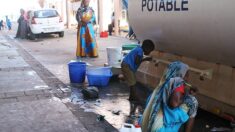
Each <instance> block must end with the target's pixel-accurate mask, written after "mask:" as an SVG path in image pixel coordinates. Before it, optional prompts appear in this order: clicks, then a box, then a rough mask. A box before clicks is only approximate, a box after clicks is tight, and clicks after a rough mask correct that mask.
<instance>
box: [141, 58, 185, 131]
mask: <svg viewBox="0 0 235 132" xmlns="http://www.w3.org/2000/svg"><path fill="white" fill-rule="evenodd" d="M188 69H189V66H188V65H186V64H184V63H182V62H180V61H175V62H172V63H171V64H169V65H168V67H167V70H166V71H165V72H164V74H163V76H162V79H161V81H160V83H159V85H158V87H157V88H155V90H154V91H153V93H152V95H151V96H150V99H149V100H148V102H147V106H146V109H145V111H144V114H143V117H142V124H141V126H142V127H141V128H142V131H143V132H149V131H151V128H152V125H153V123H154V120H155V117H156V115H157V113H158V111H159V109H160V108H161V107H163V106H164V105H166V104H167V102H168V99H169V95H170V94H171V93H172V92H173V91H174V90H175V88H177V87H178V86H180V85H182V84H183V83H184V80H183V78H184V76H185V75H186V73H187V71H188ZM164 119H166V120H164V121H166V122H167V118H165V117H164Z"/></svg>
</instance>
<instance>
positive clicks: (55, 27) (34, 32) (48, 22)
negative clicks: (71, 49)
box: [28, 9, 64, 39]
mask: <svg viewBox="0 0 235 132" xmlns="http://www.w3.org/2000/svg"><path fill="white" fill-rule="evenodd" d="M28 24H29V37H30V38H31V39H35V37H36V36H38V35H39V34H54V33H56V34H59V36H60V37H64V23H63V21H62V19H61V17H60V15H59V14H58V12H57V11H56V10H55V9H43V10H34V11H29V12H28Z"/></svg>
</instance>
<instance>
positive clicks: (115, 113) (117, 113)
mask: <svg viewBox="0 0 235 132" xmlns="http://www.w3.org/2000/svg"><path fill="white" fill-rule="evenodd" d="M120 112H121V110H113V111H112V113H113V114H114V115H120Z"/></svg>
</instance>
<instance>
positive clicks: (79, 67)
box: [68, 62, 86, 83]
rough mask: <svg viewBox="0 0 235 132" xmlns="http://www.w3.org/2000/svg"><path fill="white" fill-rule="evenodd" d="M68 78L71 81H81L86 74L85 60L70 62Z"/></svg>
mask: <svg viewBox="0 0 235 132" xmlns="http://www.w3.org/2000/svg"><path fill="white" fill-rule="evenodd" d="M68 67H69V78H70V82H71V83H83V82H84V81H85V76H86V63H85V62H70V63H69V64H68Z"/></svg>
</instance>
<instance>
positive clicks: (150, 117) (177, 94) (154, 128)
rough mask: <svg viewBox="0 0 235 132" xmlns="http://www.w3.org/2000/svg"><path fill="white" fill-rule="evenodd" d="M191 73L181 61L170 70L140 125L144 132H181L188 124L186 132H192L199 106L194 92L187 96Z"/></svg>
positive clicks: (149, 104)
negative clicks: (181, 128)
mask: <svg viewBox="0 0 235 132" xmlns="http://www.w3.org/2000/svg"><path fill="white" fill-rule="evenodd" d="M188 69H189V67H188V65H186V64H184V63H182V62H179V61H176V62H173V63H171V64H170V65H169V66H168V69H167V70H166V72H165V73H164V75H163V77H162V79H161V81H160V83H159V86H158V87H157V88H156V89H155V90H154V91H153V93H152V95H151V96H150V98H149V100H148V102H147V106H146V109H145V110H144V114H143V117H142V119H141V121H140V122H141V129H142V131H143V132H168V131H170V132H178V131H179V128H180V127H181V125H182V124H184V123H186V122H187V123H186V129H185V131H191V129H192V126H193V121H194V117H195V116H196V112H197V106H198V102H197V100H196V98H195V97H194V96H193V95H192V93H193V92H192V91H193V90H189V91H191V92H186V91H187V90H186V88H185V81H187V79H188V72H187V71H188ZM194 91H195V90H194ZM190 93H191V94H190Z"/></svg>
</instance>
